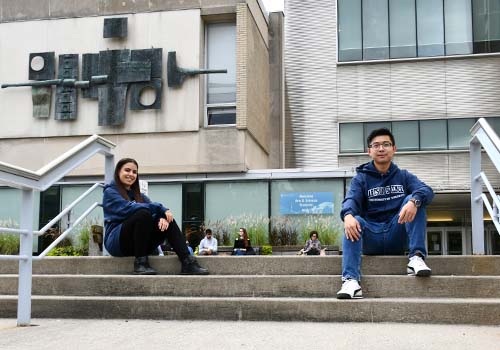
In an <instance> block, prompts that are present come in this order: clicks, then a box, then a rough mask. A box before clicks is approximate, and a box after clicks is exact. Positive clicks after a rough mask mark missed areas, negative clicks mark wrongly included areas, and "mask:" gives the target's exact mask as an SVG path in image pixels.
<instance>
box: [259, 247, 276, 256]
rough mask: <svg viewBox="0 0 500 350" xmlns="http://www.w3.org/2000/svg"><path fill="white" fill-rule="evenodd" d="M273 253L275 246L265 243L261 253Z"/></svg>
mask: <svg viewBox="0 0 500 350" xmlns="http://www.w3.org/2000/svg"><path fill="white" fill-rule="evenodd" d="M272 254H273V247H271V246H270V245H263V246H262V247H261V248H260V255H272Z"/></svg>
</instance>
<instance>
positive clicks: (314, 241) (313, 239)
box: [302, 231, 321, 255]
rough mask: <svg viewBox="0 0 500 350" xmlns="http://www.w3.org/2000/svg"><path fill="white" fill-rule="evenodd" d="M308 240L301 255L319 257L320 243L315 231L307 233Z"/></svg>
mask: <svg viewBox="0 0 500 350" xmlns="http://www.w3.org/2000/svg"><path fill="white" fill-rule="evenodd" d="M309 238H310V239H308V240H307V242H306V246H305V247H304V249H302V253H303V254H306V255H320V254H321V242H320V241H319V235H318V232H317V231H311V233H309Z"/></svg>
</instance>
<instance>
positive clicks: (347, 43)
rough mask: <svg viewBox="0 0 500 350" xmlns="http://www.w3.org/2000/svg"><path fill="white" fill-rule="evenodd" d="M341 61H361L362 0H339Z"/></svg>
mask: <svg viewBox="0 0 500 350" xmlns="http://www.w3.org/2000/svg"><path fill="white" fill-rule="evenodd" d="M337 6H338V24H337V25H338V40H339V43H338V45H339V61H340V62H345V61H361V60H362V59H363V57H362V51H361V40H362V36H361V0H338V2H337Z"/></svg>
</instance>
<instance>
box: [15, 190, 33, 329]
mask: <svg viewBox="0 0 500 350" xmlns="http://www.w3.org/2000/svg"><path fill="white" fill-rule="evenodd" d="M21 204H22V205H21V222H20V228H21V229H22V230H27V231H28V232H27V233H23V234H21V236H20V248H19V255H24V256H26V259H21V260H19V286H18V299H17V325H18V326H29V325H30V323H31V276H32V266H33V265H32V263H33V213H34V204H35V196H34V191H33V189H23V190H22V202H21Z"/></svg>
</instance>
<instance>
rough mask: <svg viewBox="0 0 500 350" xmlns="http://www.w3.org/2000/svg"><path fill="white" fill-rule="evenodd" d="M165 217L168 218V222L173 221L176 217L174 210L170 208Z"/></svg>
mask: <svg viewBox="0 0 500 350" xmlns="http://www.w3.org/2000/svg"><path fill="white" fill-rule="evenodd" d="M165 217H166V218H167V221H168V223H171V222H172V220H173V219H174V214H172V211H171V210H170V209H169V210H167V211H166V212H165Z"/></svg>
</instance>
